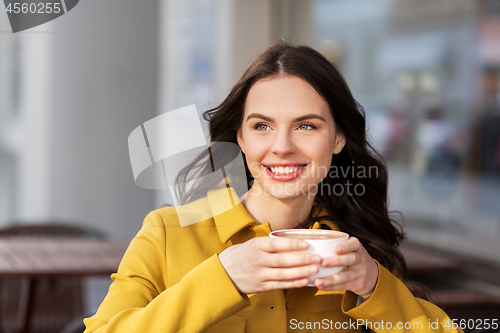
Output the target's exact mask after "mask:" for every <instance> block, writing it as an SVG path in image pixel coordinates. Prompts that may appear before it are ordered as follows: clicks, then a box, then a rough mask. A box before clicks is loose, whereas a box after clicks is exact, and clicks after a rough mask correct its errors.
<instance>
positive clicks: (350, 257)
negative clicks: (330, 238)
mask: <svg viewBox="0 0 500 333" xmlns="http://www.w3.org/2000/svg"><path fill="white" fill-rule="evenodd" d="M360 258H361V256H360V255H358V254H357V253H348V254H343V255H337V256H332V257H328V258H325V259H324V260H323V261H322V262H321V266H323V267H335V266H354V265H356V264H359V263H360V262H361V260H360Z"/></svg>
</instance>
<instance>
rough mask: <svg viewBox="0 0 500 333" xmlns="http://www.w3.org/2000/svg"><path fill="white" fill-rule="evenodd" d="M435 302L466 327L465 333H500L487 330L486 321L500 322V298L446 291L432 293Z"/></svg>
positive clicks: (466, 292) (477, 293) (469, 292)
mask: <svg viewBox="0 0 500 333" xmlns="http://www.w3.org/2000/svg"><path fill="white" fill-rule="evenodd" d="M432 298H433V301H434V303H435V304H436V305H438V306H439V307H441V308H442V309H443V310H444V311H445V312H446V313H447V314H448V316H449V317H450V318H452V319H457V321H458V322H459V323H460V322H462V324H463V325H464V327H465V329H464V330H463V331H464V332H465V333H479V332H484V333H486V332H488V333H493V332H495V333H496V332H500V329H499V328H498V326H497V327H496V329H491V328H490V329H486V328H485V327H486V326H485V325H484V323H485V319H488V320H489V323H490V325H491V322H492V320H493V319H496V320H497V323H498V320H500V297H499V296H493V295H488V294H483V293H479V292H475V291H471V290H445V291H435V292H433V293H432Z"/></svg>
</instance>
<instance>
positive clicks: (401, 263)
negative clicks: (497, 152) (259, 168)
mask: <svg viewBox="0 0 500 333" xmlns="http://www.w3.org/2000/svg"><path fill="white" fill-rule="evenodd" d="M276 75H292V76H297V77H300V78H302V79H304V80H305V81H307V82H308V83H309V84H310V85H311V86H312V87H313V88H314V89H315V90H316V91H317V92H318V94H320V95H321V96H322V97H323V98H324V99H325V100H326V102H327V103H328V105H329V107H330V110H331V113H332V115H333V120H334V122H335V125H336V127H337V130H338V131H340V132H341V133H343V135H344V137H345V140H346V143H345V146H344V148H343V150H342V151H341V152H340V153H339V154H337V155H334V156H333V157H332V164H331V165H332V167H331V171H330V172H329V173H328V175H327V177H326V178H325V179H324V180H323V181H322V182H321V183H320V185H319V189H318V193H317V194H316V198H317V201H319V207H321V208H325V209H326V211H327V212H328V215H326V216H311V218H310V219H309V220H307V221H305V222H303V223H301V224H300V225H299V227H300V228H307V227H309V226H311V225H312V224H313V223H314V222H315V221H318V220H331V221H335V222H336V223H337V224H338V226H339V228H340V229H341V230H342V231H345V232H347V233H348V234H350V235H352V236H355V237H357V238H358V239H359V240H360V241H361V243H362V244H363V246H364V247H365V248H366V250H367V251H368V253H369V254H370V255H371V256H372V257H373V258H374V259H376V260H377V261H378V262H379V263H380V264H382V265H383V266H384V267H386V268H387V269H388V270H390V271H392V272H397V274H398V275H399V276H400V277H401V278H403V279H404V278H405V277H406V275H407V268H406V263H405V260H404V258H403V256H402V255H401V253H400V252H399V251H398V250H397V247H398V245H399V244H400V242H401V241H402V240H403V238H404V233H403V231H402V228H401V227H400V226H399V224H397V223H396V222H394V221H392V220H391V219H390V218H389V213H388V208H387V184H388V176H387V168H386V165H385V163H384V161H383V158H382V157H381V156H380V155H379V154H378V153H377V152H376V151H375V149H374V148H373V147H372V146H371V145H370V143H369V142H368V141H367V140H366V121H365V113H364V110H363V108H362V106H361V105H360V104H359V103H358V102H357V101H356V100H355V99H354V98H353V96H352V94H351V91H350V90H349V88H348V86H347V83H346V82H345V80H344V78H343V77H342V75H341V74H340V73H339V71H338V70H337V69H336V68H335V66H333V65H332V64H331V63H330V62H328V60H326V59H325V58H324V57H323V56H322V55H321V54H320V53H318V52H317V51H315V50H314V49H312V48H310V47H307V46H301V45H293V44H290V43H288V42H285V41H282V40H280V41H278V42H275V43H274V44H272V45H271V46H269V47H268V48H266V49H265V50H264V51H262V52H261V53H260V54H259V55H258V56H257V58H256V59H255V60H254V61H253V62H252V63H251V64H250V65H249V66H248V68H247V69H246V70H245V72H244V73H243V75H242V76H241V77H240V78H239V80H238V81H237V82H236V84H235V85H234V86H233V88H232V89H231V91H230V92H229V94H228V96H227V97H226V99H225V100H224V101H223V102H222V103H221V104H220V105H218V106H217V107H215V108H213V109H210V110H208V111H206V112H205V113H204V115H203V117H204V118H205V120H207V121H208V122H209V130H210V137H211V141H212V142H232V143H237V141H236V133H237V131H238V129H239V128H240V127H241V124H242V120H243V114H244V105H245V100H246V96H247V94H248V92H249V90H250V88H251V87H252V85H253V84H254V83H255V82H257V81H258V80H260V79H263V78H266V77H271V76H276ZM245 166H246V164H245ZM246 171H247V182H248V186H249V188H250V187H251V185H252V180H253V178H252V175H251V174H250V172H249V170H248V167H247V166H246ZM372 173H375V174H372ZM349 188H350V189H351V191H348V189H349ZM335 189H337V191H335ZM340 189H344V190H343V191H342V193H339V192H340ZM332 191H334V192H335V194H333V193H332ZM412 285H413V284H412ZM412 289H413V292H414V294H416V296H419V297H422V298H427V297H426V293H425V291H424V288H423V286H422V288H421V287H414V288H412Z"/></svg>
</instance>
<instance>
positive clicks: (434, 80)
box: [315, 0, 500, 263]
mask: <svg viewBox="0 0 500 333" xmlns="http://www.w3.org/2000/svg"><path fill="white" fill-rule="evenodd" d="M483 2H484V3H485V4H487V3H490V2H488V1H487V0H484V1H483ZM493 2H494V1H493ZM425 3H426V6H427V7H426V6H423V7H426V8H427V9H426V8H420V9H419V10H418V11H411V10H408V9H409V6H413V5H416V4H417V2H415V1H406V0H400V1H392V2H390V1H385V0H378V1H364V0H349V1H346V0H336V1H326V0H318V1H316V3H315V24H316V26H315V30H316V41H315V42H316V45H318V49H319V50H320V51H322V45H328V44H329V45H335V48H336V53H335V54H340V55H342V56H341V57H337V58H335V59H336V60H333V61H332V62H334V63H335V64H336V65H337V66H338V67H339V68H340V69H341V71H342V72H343V74H344V75H345V77H346V80H347V82H348V83H349V85H350V86H351V88H352V91H353V94H354V96H355V98H356V99H357V100H358V101H359V102H360V103H361V105H363V107H364V109H365V111H366V116H367V120H368V127H369V132H368V136H369V138H370V141H371V142H372V143H373V144H374V146H375V148H376V149H377V150H378V151H379V152H380V153H381V154H382V155H383V156H384V158H385V160H386V162H387V165H388V168H389V202H390V206H389V209H390V210H391V211H400V212H401V213H402V214H403V216H404V228H405V231H406V232H407V235H408V239H409V240H410V241H411V242H414V243H418V244H421V245H425V246H429V247H433V248H437V249H441V250H445V251H448V252H453V253H455V254H459V255H463V256H467V257H476V258H481V259H484V260H488V261H490V262H497V263H500V243H498V241H497V239H498V236H499V235H500V219H499V216H500V205H498V203H499V202H500V201H499V200H500V89H499V87H500V52H498V51H497V48H498V47H496V48H495V47H494V46H495V45H498V42H500V41H499V40H498V39H499V37H496V36H498V35H500V34H499V33H498V32H499V31H500V24H499V22H498V18H497V19H496V20H495V19H492V18H491V15H490V16H488V17H489V20H490V21H489V22H488V24H489V25H488V27H487V29H483V28H481V26H482V25H484V22H483V21H484V20H483V18H482V17H481V16H479V17H478V16H477V14H476V13H477V12H478V11H477V8H474V6H472V7H471V4H473V3H472V2H469V1H458V2H456V4H457V6H458V7H457V6H455V7H453V6H448V5H446V3H449V1H443V3H440V6H439V8H437V9H436V11H435V12H434V14H433V15H432V17H430V16H427V15H424V14H425V12H426V10H430V9H431V7H432V6H433V5H432V3H433V2H428V1H427V2H425ZM418 4H419V5H420V2H418ZM490 5H491V4H490ZM490 7H491V8H490ZM490 7H488V8H490V9H488V13H492V12H493V11H494V8H493V7H494V6H490ZM360 8H363V9H362V10H361V9H360ZM419 13H420V14H421V15H422V16H419V15H420V14H419ZM424 18H425V20H424ZM492 21H493V22H492ZM485 31H486V32H485ZM487 34H488V35H487ZM482 50H485V51H484V52H483V51H482ZM482 53H485V54H486V55H487V56H481V54H482ZM373 82H374V83H373ZM393 217H394V218H395V219H396V220H399V221H400V222H402V223H403V221H402V220H401V219H400V218H398V215H397V214H394V215H393ZM456 244H460V246H456Z"/></svg>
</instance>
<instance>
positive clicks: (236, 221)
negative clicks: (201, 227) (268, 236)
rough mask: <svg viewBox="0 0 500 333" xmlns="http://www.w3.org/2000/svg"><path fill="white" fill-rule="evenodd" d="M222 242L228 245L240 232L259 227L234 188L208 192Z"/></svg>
mask: <svg viewBox="0 0 500 333" xmlns="http://www.w3.org/2000/svg"><path fill="white" fill-rule="evenodd" d="M207 198H208V203H209V205H210V209H211V210H212V216H213V217H214V222H215V227H216V228H217V233H218V234H219V238H220V241H221V242H222V243H226V242H227V241H228V240H229V239H230V238H231V237H232V236H233V235H235V234H236V233H237V232H238V231H240V230H242V229H244V228H246V227H248V226H254V225H257V223H256V222H255V221H254V219H253V218H252V217H251V216H250V214H248V212H247V210H246V209H245V207H244V206H243V203H241V201H240V199H239V198H238V195H237V194H236V192H235V191H234V189H232V188H225V189H221V190H215V191H210V192H208V195H207Z"/></svg>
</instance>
